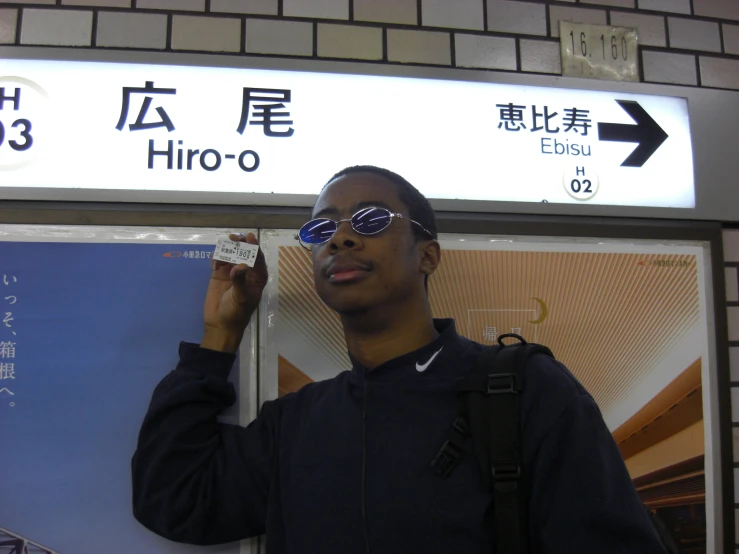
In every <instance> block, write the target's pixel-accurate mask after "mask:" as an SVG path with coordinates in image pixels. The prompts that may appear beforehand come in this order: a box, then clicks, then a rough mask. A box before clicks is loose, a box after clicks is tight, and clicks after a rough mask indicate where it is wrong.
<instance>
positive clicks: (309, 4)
mask: <svg viewBox="0 0 739 554" xmlns="http://www.w3.org/2000/svg"><path fill="white" fill-rule="evenodd" d="M282 13H283V14H284V15H285V17H315V18H318V19H349V0H282Z"/></svg>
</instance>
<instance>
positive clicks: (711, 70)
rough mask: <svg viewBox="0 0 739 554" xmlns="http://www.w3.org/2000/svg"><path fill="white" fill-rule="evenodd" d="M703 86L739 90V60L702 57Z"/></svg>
mask: <svg viewBox="0 0 739 554" xmlns="http://www.w3.org/2000/svg"><path fill="white" fill-rule="evenodd" d="M700 64H701V84H702V85H703V86H704V87H716V88H731V89H737V90H739V60H730V59H726V58H707V57H704V56H701V57H700Z"/></svg>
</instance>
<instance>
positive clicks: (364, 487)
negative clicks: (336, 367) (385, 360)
mask: <svg viewBox="0 0 739 554" xmlns="http://www.w3.org/2000/svg"><path fill="white" fill-rule="evenodd" d="M367 377H368V376H367V375H366V374H365V379H364V406H363V408H362V523H363V524H364V545H365V548H366V551H367V554H371V550H370V542H369V531H368V529H367V396H368V395H369V381H368V380H367Z"/></svg>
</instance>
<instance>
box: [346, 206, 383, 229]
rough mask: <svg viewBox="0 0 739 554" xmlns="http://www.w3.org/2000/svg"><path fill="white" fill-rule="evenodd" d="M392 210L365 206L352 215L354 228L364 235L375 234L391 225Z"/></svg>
mask: <svg viewBox="0 0 739 554" xmlns="http://www.w3.org/2000/svg"><path fill="white" fill-rule="evenodd" d="M390 221H392V218H391V217H390V212H389V211H387V210H386V209H384V208H365V209H363V210H360V211H358V212H357V213H355V214H354V216H352V228H353V229H354V230H355V231H356V232H357V233H361V234H363V235H374V234H375V233H379V232H380V231H382V230H383V229H385V228H386V227H387V226H388V225H390Z"/></svg>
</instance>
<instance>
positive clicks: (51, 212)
mask: <svg viewBox="0 0 739 554" xmlns="http://www.w3.org/2000/svg"><path fill="white" fill-rule="evenodd" d="M309 218H310V208H301V207H264V206H246V207H241V206H239V207H232V206H222V205H182V204H179V205H178V204H122V203H115V204H102V203H87V202H81V203H62V202H29V201H2V202H0V223H10V224H13V223H15V224H31V225H132V226H187V227H232V228H233V227H243V228H246V227H251V228H258V229H265V228H267V229H298V228H300V226H301V225H302V224H303V223H305V222H306V221H307V220H308V219H309ZM437 222H438V231H439V232H441V233H469V234H485V235H528V236H554V237H583V238H593V237H602V238H612V239H652V240H665V241H673V240H679V241H704V242H708V243H709V244H710V255H711V273H712V281H711V286H712V288H713V290H712V291H711V292H712V298H713V302H712V304H711V305H709V309H712V310H713V316H714V317H713V322H712V323H713V324H714V326H715V327H714V329H715V344H714V347H715V355H716V358H715V359H716V378H717V383H718V388H717V390H716V394H717V398H718V415H719V441H718V442H719V448H720V457H719V460H720V464H721V472H720V475H721V484H722V498H721V510H722V521H721V524H722V525H721V526H722V528H723V540H722V541H721V542H722V546H723V549H722V551H723V552H724V553H726V554H728V553H729V552H734V550H735V529H734V463H733V435H732V421H731V391H730V381H731V379H730V370H729V340H728V322H727V314H726V288H725V275H724V271H723V240H722V226H721V224H720V223H717V222H691V221H675V220H644V219H624V218H599V217H573V216H565V217H561V216H533V215H510V214H495V213H468V212H437ZM709 323H710V322H709Z"/></svg>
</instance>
